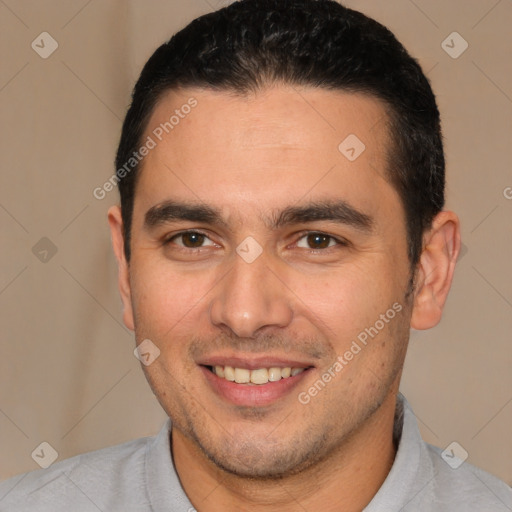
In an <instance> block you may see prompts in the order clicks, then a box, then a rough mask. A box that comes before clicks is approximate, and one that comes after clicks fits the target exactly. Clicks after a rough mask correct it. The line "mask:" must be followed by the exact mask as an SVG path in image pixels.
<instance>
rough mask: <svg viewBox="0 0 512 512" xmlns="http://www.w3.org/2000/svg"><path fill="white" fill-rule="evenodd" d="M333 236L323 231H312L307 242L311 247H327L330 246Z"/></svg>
mask: <svg viewBox="0 0 512 512" xmlns="http://www.w3.org/2000/svg"><path fill="white" fill-rule="evenodd" d="M331 241H332V237H331V236H329V235H323V234H322V233H311V234H309V235H307V243H308V246H309V247H310V248H311V249H326V248H327V247H329V245H330V242H331Z"/></svg>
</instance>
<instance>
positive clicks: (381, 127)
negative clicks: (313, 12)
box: [136, 85, 399, 216]
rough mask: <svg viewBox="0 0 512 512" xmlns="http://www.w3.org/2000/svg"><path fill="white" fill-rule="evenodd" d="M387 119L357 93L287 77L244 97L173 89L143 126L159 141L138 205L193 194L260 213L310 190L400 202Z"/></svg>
mask: <svg viewBox="0 0 512 512" xmlns="http://www.w3.org/2000/svg"><path fill="white" fill-rule="evenodd" d="M191 105H193V106H191ZM386 121H387V114H386V110H385V107H384V105H383V104H382V102H380V101H379V100H377V99H375V98H373V97H369V96H366V95H363V94H355V93H346V92H339V91H329V90H324V89H317V88H298V87H292V86H284V85H283V86H276V87H273V88H269V89H266V90H263V91H259V92H257V93H254V94H251V95H246V96H239V95H238V96H237V95H234V94H232V93H229V92H226V91H209V90H200V89H186V90H181V91H171V92H169V93H167V94H166V95H165V96H164V97H163V98H162V99H161V100H160V102H159V103H158V104H157V106H156V107H155V109H154V111H153V114H152V116H151V118H150V121H149V123H148V126H147V129H146V133H145V136H144V140H146V139H147V137H150V138H151V139H152V140H153V141H154V143H155V147H154V148H153V149H152V150H151V151H150V152H149V154H148V155H147V156H146V157H145V159H144V161H143V165H142V167H141V175H140V177H139V180H138V185H137V189H138V190H137V194H136V203H137V202H139V204H141V206H143V207H146V208H149V207H151V206H153V205H154V204H156V203H158V202H162V201H165V200H167V199H169V198H179V199H189V200H194V201H195V202H197V201H198V200H199V201H202V202H206V203H208V204H211V205H213V206H216V207H220V208H223V209H225V210H226V211H233V209H236V208H238V210H239V211H238V213H239V214H240V215H241V216H242V214H243V212H242V211H240V204H241V203H243V204H244V205H245V211H246V212H247V213H248V214H249V212H252V213H255V211H256V210H259V212H260V213H261V211H268V210H269V209H271V208H272V209H276V208H277V209H279V206H280V205H283V206H289V204H290V203H293V202H297V201H300V200H301V198H306V197H307V199H308V200H315V199H330V198H336V197H342V198H344V199H347V198H348V199H352V201H355V202H356V203H358V206H359V207H361V208H367V209H368V208H370V209H372V208H373V209H374V208H375V206H376V205H375V203H376V202H377V203H379V205H377V206H378V207H380V208H385V207H390V206H392V205H393V203H395V204H394V207H397V206H398V203H399V199H398V196H397V195H396V193H395V191H394V189H393V188H392V187H391V185H390V184H389V183H388V181H387V179H386V166H387V152H388V151H389V142H388V129H387V122H386ZM386 201H388V202H390V205H386ZM285 203H286V204H285ZM372 205H373V206H372Z"/></svg>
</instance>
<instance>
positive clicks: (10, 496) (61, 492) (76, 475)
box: [0, 437, 154, 512]
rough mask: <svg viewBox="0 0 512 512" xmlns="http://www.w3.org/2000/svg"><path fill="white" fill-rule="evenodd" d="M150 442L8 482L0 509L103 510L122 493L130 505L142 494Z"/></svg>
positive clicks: (2, 489) (99, 452)
mask: <svg viewBox="0 0 512 512" xmlns="http://www.w3.org/2000/svg"><path fill="white" fill-rule="evenodd" d="M153 440H154V438H152V437H147V438H140V439H136V440H134V441H130V442H128V443H124V444H120V445H117V446H112V447H108V448H104V449H101V450H96V451H93V452H89V453H85V454H82V455H77V456H75V457H72V458H70V459H66V460H63V461H60V462H57V463H54V464H53V465H52V466H50V467H49V468H48V469H40V470H37V471H31V472H29V473H25V474H22V475H19V476H16V477H14V478H10V479H9V480H6V481H4V482H2V483H0V510H1V511H2V512H3V511H5V512H7V511H14V510H16V511H17V512H23V511H25V510H27V511H28V510H38V511H41V512H44V511H46V510H48V511H49V510H52V511H53V512H56V511H60V510H80V511H88V510H95V511H97V510H98V507H99V509H100V510H103V508H102V506H101V505H100V503H101V504H107V505H108V503H109V500H110V499H111V498H110V496H111V495H114V494H116V493H120V492H121V493H122V492H123V489H124V490H125V492H126V494H128V495H130V496H131V495H132V494H133V496H134V500H135V501H134V502H133V505H134V506H135V505H137V501H136V500H137V499H139V500H140V499H141V496H144V495H145V488H143V487H144V482H145V478H144V465H145V452H146V449H147V447H148V445H149V444H150V443H151V442H152V441H153ZM139 504H140V502H139ZM36 507H37V508H36ZM45 507H47V508H45ZM135 509H136V508H133V510H135ZM106 510H108V507H107V509H106ZM131 510H132V509H131Z"/></svg>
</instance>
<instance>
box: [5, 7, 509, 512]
mask: <svg viewBox="0 0 512 512" xmlns="http://www.w3.org/2000/svg"><path fill="white" fill-rule="evenodd" d="M116 164H117V165H116V169H117V173H116V177H117V181H118V183H119V189H120V193H121V206H120V207H117V206H116V207H113V208H111V209H110V211H109V223H110V228H111V232H112V241H113V246H114V252H115V255H116V258H117V260H118V264H119V288H120V292H121V297H122V300H123V305H124V322H125V324H126V325H127V326H128V327H129V328H130V329H133V330H134V331H135V336H136V340H137V344H138V350H139V354H140V355H141V359H142V361H143V363H144V365H143V369H144V372H145V374H146V377H147V379H148V382H149V384H150V386H151V388H152V390H153V392H154V393H155V395H156V397H157V398H158V400H159V402H160V404H161V405H162V407H163V408H164V410H165V411H166V413H167V414H168V415H169V418H170V420H169V422H168V423H167V424H166V425H165V426H164V428H163V429H162V430H161V432H160V433H159V434H158V436H157V437H155V438H150V439H140V440H137V441H133V442H130V443H127V444H124V445H121V446H118V447H113V448H108V449H104V450H100V451H97V452H93V453H90V454H85V455H81V456H78V457H74V458H72V459H69V460H68V461H63V462H59V463H56V464H54V465H53V466H51V468H49V469H48V470H43V471H38V472H33V473H30V474H27V475H23V476H21V477H17V478H15V479H11V480H9V481H7V482H5V483H4V484H3V485H2V487H1V492H0V497H2V496H3V499H1V501H0V509H1V510H16V511H20V510H38V511H39V510H52V511H55V510H59V511H60V510H66V511H67V510H80V511H82V510H84V511H86V510H87V511H88V510H102V511H132V510H133V511H135V510H136V511H143V510H154V511H160V510H162V511H164V510H167V511H169V510H172V511H184V512H185V511H187V510H189V511H191V510H194V509H195V510H198V511H200V512H202V511H205V512H210V511H211V512H214V511H220V510H222V511H240V510H244V511H245V510H247V511H249V510H250V511H280V512H281V511H302V510H304V511H322V512H328V511H340V510H342V511H346V512H352V511H360V510H366V511H386V512H389V511H398V510H404V511H427V510H429V511H430V510H432V511H453V510H461V511H462V510H463V511H472V510H474V511H477V510H478V511H502V510H503V511H505V510H511V509H512V497H511V491H510V489H509V488H508V486H507V485H506V484H504V483H503V482H500V481H499V480H497V479H496V478H494V477H492V476H491V475H489V474H487V473H485V472H483V471H481V470H479V469H477V468H474V467H472V466H470V465H469V464H467V463H464V464H463V465H462V466H460V467H459V468H458V469H457V470H454V469H452V468H451V467H450V466H449V465H448V464H446V462H445V461H444V460H443V458H442V456H441V451H440V450H439V449H437V448H434V447H432V446H429V445H427V444H425V443H424V442H423V441H422V440H421V438H420V436H419V432H418V428H417V425H416V422H415V419H414V416H413V414H412V412H411V410H410V408H409V406H408V404H407V402H406V400H405V399H404V398H403V397H402V396H401V395H400V394H399V393H398V388H399V382H400V376H401V372H402V367H403V363H404V358H405V353H406V348H407V343H408V338H409V331H410V328H411V327H413V328H415V329H429V328H431V327H434V326H435V325H436V324H437V323H438V322H439V321H440V318H441V313H442V310H443V306H444V303H445V300H446V297H447V294H448V291H449V288H450V285H451V281H452V276H453V271H454V267H455V262H456V259H457V255H458V252H459V246H460V230H459V221H458V218H457V216H456V215H455V214H454V213H453V212H450V211H444V210H443V205H444V157H443V148H442V142H441V132H440V123H439V113H438V110H437V106H436V102H435V98H434V95H433V93H432V91H431V88H430V86H429V84H428V81H427V80H426V78H425V76H424V75H423V73H422V72H421V70H420V68H419V66H418V64H417V63H416V62H415V61H414V60H413V59H412V58H411V57H410V56H409V55H408V54H407V53H406V52H405V50H404V49H403V47H402V46H401V45H400V43H398V41H396V39H395V38H394V36H393V35H392V34H391V33H390V32H389V31H388V30H387V29H385V28H384V27H382V26H381V25H379V24H378V23H376V22H375V21H373V20H370V19H368V18H366V17H365V16H363V15H362V14H360V13H357V12H355V11H352V10H349V9H346V8H344V7H342V6H341V5H339V4H337V3H335V2H333V1H331V0H316V1H315V0H286V1H285V0H243V1H242V2H238V3H235V4H232V5H230V6H228V7H226V8H224V9H222V10H220V11H217V12H214V13H211V14H208V15H206V16H203V17H201V18H199V19H197V20H195V21H193V22H192V23H191V24H190V25H189V26H187V27H186V28H185V29H183V30H182V31H181V32H179V33H178V34H176V35H175V36H174V37H173V38H172V39H171V40H170V41H169V42H168V43H166V44H164V45H162V46H161V47H160V48H159V49H158V50H157V51H156V52H155V53H154V55H153V56H152V57H151V58H150V60H149V61H148V63H147V64H146V66H145V67H144V69H143V71H142V74H141V76H140V78H139V81H138V82H137V85H136V86H135V90H134V94H133V102H132V105H131V107H130V109H129V111H128V113H127V116H126V119H125V122H124V125H123V131H122V135H121V141H120V144H119V148H118V153H117V160H116Z"/></svg>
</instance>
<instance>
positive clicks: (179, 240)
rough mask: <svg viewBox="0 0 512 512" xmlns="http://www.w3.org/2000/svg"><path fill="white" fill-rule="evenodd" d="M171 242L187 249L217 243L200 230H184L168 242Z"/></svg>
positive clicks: (167, 242)
mask: <svg viewBox="0 0 512 512" xmlns="http://www.w3.org/2000/svg"><path fill="white" fill-rule="evenodd" d="M171 242H172V243H174V244H175V245H177V246H179V247H185V248H186V249H200V248H201V247H206V246H214V245H215V244H214V243H213V242H212V241H211V240H210V239H209V238H208V237H207V236H206V235H205V234H203V233H200V232H198V231H184V232H182V233H178V234H177V235H174V236H173V237H171V238H169V239H168V240H167V241H166V244H169V243H171ZM208 242H209V243H208Z"/></svg>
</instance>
